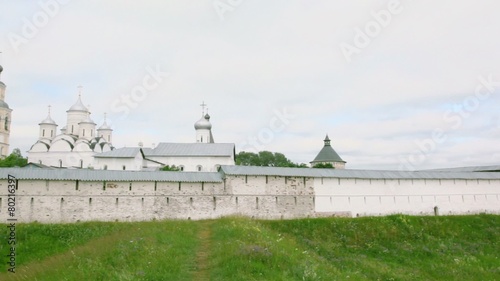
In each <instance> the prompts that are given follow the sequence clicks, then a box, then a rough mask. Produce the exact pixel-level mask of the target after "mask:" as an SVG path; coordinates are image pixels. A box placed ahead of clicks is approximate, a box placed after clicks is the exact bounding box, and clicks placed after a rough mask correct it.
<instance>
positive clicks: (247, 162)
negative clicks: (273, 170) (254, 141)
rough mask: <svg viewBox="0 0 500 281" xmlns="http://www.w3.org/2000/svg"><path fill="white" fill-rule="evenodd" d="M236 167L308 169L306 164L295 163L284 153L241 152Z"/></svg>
mask: <svg viewBox="0 0 500 281" xmlns="http://www.w3.org/2000/svg"><path fill="white" fill-rule="evenodd" d="M236 165H241V166H267V167H299V168H307V165H306V164H304V163H302V164H297V163H294V162H292V161H291V160H290V159H288V158H286V156H285V155H284V154H283V153H279V152H274V153H273V152H270V151H260V152H259V153H253V152H245V151H241V152H239V153H238V154H237V155H236Z"/></svg>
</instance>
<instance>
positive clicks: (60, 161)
mask: <svg viewBox="0 0 500 281" xmlns="http://www.w3.org/2000/svg"><path fill="white" fill-rule="evenodd" d="M59 168H62V160H61V159H59Z"/></svg>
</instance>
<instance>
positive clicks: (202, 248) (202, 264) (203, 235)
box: [193, 221, 213, 281]
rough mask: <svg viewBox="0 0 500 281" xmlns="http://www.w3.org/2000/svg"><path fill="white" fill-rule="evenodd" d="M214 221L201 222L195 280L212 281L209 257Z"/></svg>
mask: <svg viewBox="0 0 500 281" xmlns="http://www.w3.org/2000/svg"><path fill="white" fill-rule="evenodd" d="M212 223H213V222H212V221H202V222H200V230H199V232H198V240H199V243H200V245H199V247H198V252H197V253H196V268H197V270H196V272H195V273H194V275H193V280H196V281H205V280H210V268H209V257H210V251H211V248H212V247H211V238H212Z"/></svg>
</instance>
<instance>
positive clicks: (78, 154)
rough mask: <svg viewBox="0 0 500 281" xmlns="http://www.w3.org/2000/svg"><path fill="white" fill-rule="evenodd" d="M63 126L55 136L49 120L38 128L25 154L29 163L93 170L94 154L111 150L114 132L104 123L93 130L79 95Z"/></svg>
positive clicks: (48, 118)
mask: <svg viewBox="0 0 500 281" xmlns="http://www.w3.org/2000/svg"><path fill="white" fill-rule="evenodd" d="M66 113H67V122H66V125H65V126H64V127H63V128H62V129H61V133H60V134H57V127H58V125H57V123H56V122H55V121H54V120H52V118H51V116H50V106H49V112H48V114H47V117H46V118H45V119H43V120H42V121H41V122H40V124H38V125H39V126H40V131H39V136H38V140H37V141H36V142H35V144H33V145H32V146H31V149H30V150H29V151H28V162H31V163H37V164H43V165H46V166H51V167H58V168H90V167H93V166H94V155H95V154H96V153H102V152H108V151H111V150H112V149H113V145H112V144H111V141H112V132H113V130H112V129H111V128H110V127H109V126H108V124H107V123H106V118H104V123H103V124H102V125H101V126H100V127H99V128H98V129H97V130H96V123H95V122H94V121H93V120H92V119H91V118H90V111H89V110H88V108H87V107H86V106H85V105H83V103H82V99H81V93H80V94H79V96H78V100H77V101H76V103H75V104H73V105H72V106H71V107H70V108H69V109H68V110H67V111H66Z"/></svg>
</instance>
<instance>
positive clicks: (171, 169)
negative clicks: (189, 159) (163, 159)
mask: <svg viewBox="0 0 500 281" xmlns="http://www.w3.org/2000/svg"><path fill="white" fill-rule="evenodd" d="M160 171H180V169H179V167H177V166H175V165H172V166H169V165H165V166H163V167H162V168H161V169H160Z"/></svg>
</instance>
